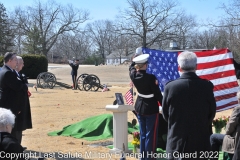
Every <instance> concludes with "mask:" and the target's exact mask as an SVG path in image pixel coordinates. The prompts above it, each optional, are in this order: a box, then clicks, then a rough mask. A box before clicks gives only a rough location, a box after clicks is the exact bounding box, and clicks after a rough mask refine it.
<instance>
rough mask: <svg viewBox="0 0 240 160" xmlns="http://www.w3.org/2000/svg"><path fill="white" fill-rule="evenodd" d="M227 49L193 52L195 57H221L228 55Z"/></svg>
mask: <svg viewBox="0 0 240 160" xmlns="http://www.w3.org/2000/svg"><path fill="white" fill-rule="evenodd" d="M228 52H229V50H228V49H218V50H207V51H202V52H195V54H196V55H197V57H209V56H215V55H221V54H226V53H228Z"/></svg>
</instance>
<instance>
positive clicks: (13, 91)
mask: <svg viewBox="0 0 240 160" xmlns="http://www.w3.org/2000/svg"><path fill="white" fill-rule="evenodd" d="M4 63H5V64H4V66H3V67H2V69H1V70H0V107H3V108H7V109H10V110H11V111H12V112H13V114H14V115H15V116H16V117H17V116H18V115H19V114H20V113H21V111H22V110H23V107H24V106H23V105H21V104H20V103H19V102H20V101H23V100H22V97H21V96H20V95H21V93H23V92H27V90H28V87H27V85H26V84H23V83H22V81H21V79H20V78H18V77H17V75H16V73H15V71H14V69H15V68H16V66H17V63H18V61H17V57H16V53H12V52H7V53H6V54H5V55H4ZM16 125H17V124H16ZM16 127H17V126H16ZM12 135H13V136H14V137H16V138H17V139H18V140H19V142H20V137H21V135H20V134H19V133H16V132H14V131H13V132H12Z"/></svg>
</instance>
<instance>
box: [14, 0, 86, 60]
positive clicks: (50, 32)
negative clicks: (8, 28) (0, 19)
mask: <svg viewBox="0 0 240 160" xmlns="http://www.w3.org/2000/svg"><path fill="white" fill-rule="evenodd" d="M88 16H89V13H88V12H87V11H83V10H79V9H75V8H73V6H72V5H67V6H61V5H60V4H57V3H55V2H54V1H47V3H42V2H41V1H38V2H36V4H35V5H33V6H29V7H27V8H25V9H22V8H20V7H18V8H16V9H15V20H14V23H15V25H16V26H17V27H19V28H21V29H23V30H24V32H25V35H27V34H28V33H29V32H31V31H32V30H33V27H34V26H37V27H38V30H39V34H40V38H41V52H42V54H44V55H45V56H47V55H48V52H49V51H50V49H51V48H52V47H53V45H54V44H55V43H56V41H57V39H58V37H59V36H60V35H62V34H63V33H65V32H71V31H75V30H77V29H78V28H79V25H80V24H82V23H83V22H85V21H86V20H88Z"/></svg>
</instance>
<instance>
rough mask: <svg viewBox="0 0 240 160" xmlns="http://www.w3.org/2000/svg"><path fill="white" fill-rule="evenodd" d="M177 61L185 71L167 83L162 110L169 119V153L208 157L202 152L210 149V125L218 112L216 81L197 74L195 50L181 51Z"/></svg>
mask: <svg viewBox="0 0 240 160" xmlns="http://www.w3.org/2000/svg"><path fill="white" fill-rule="evenodd" d="M178 64H179V68H180V72H181V73H182V74H181V76H180V78H178V79H176V80H174V81H171V82H169V83H168V84H166V86H165V90H164V96H163V105H162V112H163V117H164V119H165V120H166V121H167V122H168V136H167V147H166V152H167V153H168V154H169V155H170V157H169V159H178V158H182V159H185V158H188V159H200V158H199V156H201V155H203V156H202V158H201V159H208V157H207V156H206V154H203V153H204V151H209V150H210V142H209V138H210V135H211V134H212V130H211V129H210V128H211V125H212V120H213V118H214V117H215V113H216V102H215V98H214V94H213V84H212V83H211V82H210V81H208V80H204V79H201V78H199V77H198V76H197V75H196V73H195V70H196V67H197V57H196V55H195V53H193V52H189V51H185V52H182V53H181V54H180V55H179V56H178ZM202 152H203V153H202ZM206 153H207V152H206ZM190 154H191V155H190ZM189 155H190V157H186V156H189ZM184 156H185V157H184Z"/></svg>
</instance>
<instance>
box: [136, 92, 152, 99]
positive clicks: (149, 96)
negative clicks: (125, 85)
mask: <svg viewBox="0 0 240 160" xmlns="http://www.w3.org/2000/svg"><path fill="white" fill-rule="evenodd" d="M138 96H140V97H143V98H152V97H154V94H148V95H146V94H141V93H138Z"/></svg>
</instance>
